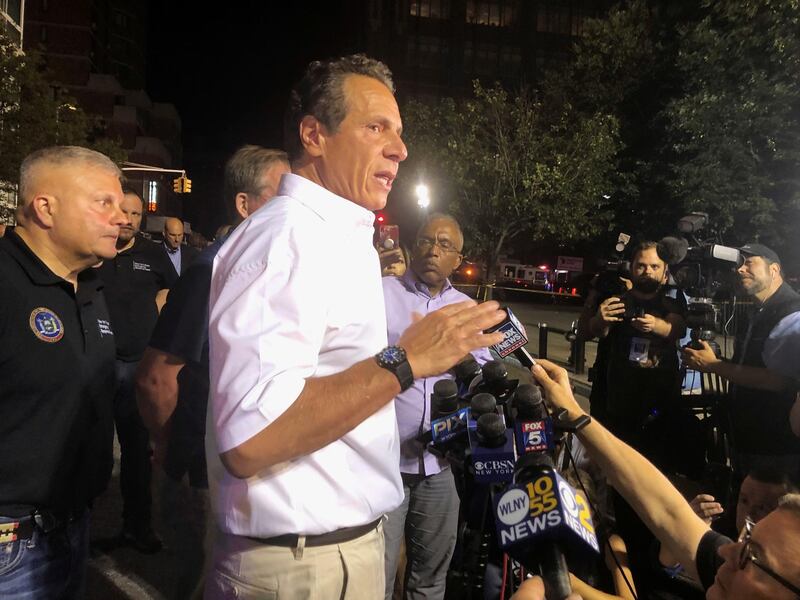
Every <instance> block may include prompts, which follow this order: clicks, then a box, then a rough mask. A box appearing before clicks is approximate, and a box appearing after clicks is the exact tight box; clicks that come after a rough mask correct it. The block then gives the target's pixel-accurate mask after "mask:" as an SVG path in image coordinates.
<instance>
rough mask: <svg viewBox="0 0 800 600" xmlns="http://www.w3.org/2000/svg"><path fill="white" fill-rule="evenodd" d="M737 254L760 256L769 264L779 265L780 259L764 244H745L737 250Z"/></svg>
mask: <svg viewBox="0 0 800 600" xmlns="http://www.w3.org/2000/svg"><path fill="white" fill-rule="evenodd" d="M739 252H741V253H742V254H744V255H745V256H760V257H762V258H766V259H767V260H768V261H769V262H774V263H778V264H780V262H781V259H780V258H779V257H778V255H777V254H776V252H775V251H774V250H773V249H772V248H767V247H766V246H765V245H764V244H755V243H751V244H745V245H744V246H742V247H741V248H739Z"/></svg>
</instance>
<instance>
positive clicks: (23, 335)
mask: <svg viewBox="0 0 800 600" xmlns="http://www.w3.org/2000/svg"><path fill="white" fill-rule="evenodd" d="M0 340H2V343H0V514H4V515H7V516H19V515H20V514H24V513H26V512H29V509H30V507H39V508H48V509H51V510H55V511H59V512H62V511H63V512H66V511H77V510H81V509H83V508H85V507H86V506H87V505H88V503H89V502H90V501H91V500H92V498H94V497H95V496H97V495H98V494H99V493H100V492H102V491H103V489H105V487H106V484H107V483H108V478H109V477H110V475H111V467H112V464H113V456H112V443H113V436H114V430H113V421H112V414H111V403H110V402H109V400H108V399H109V398H110V397H111V396H112V394H113V392H114V334H113V332H112V330H111V327H110V324H109V316H108V310H107V309H106V303H105V299H104V298H103V294H102V282H101V281H100V279H99V278H98V277H97V273H96V272H95V271H94V269H87V270H85V271H83V272H82V273H81V274H80V275H79V276H78V290H77V292H76V291H75V289H74V287H73V285H72V284H71V283H69V282H67V281H66V280H64V279H62V278H61V277H58V276H57V275H55V274H54V273H53V272H52V271H51V270H50V269H48V268H47V267H46V266H45V265H44V263H42V262H41V261H40V260H39V259H38V258H37V257H36V255H34V254H33V252H32V251H31V250H30V249H29V248H28V246H27V245H26V244H25V243H24V242H23V241H22V239H21V238H20V237H19V236H17V235H16V234H14V233H11V234H9V235H6V237H4V238H2V239H0Z"/></svg>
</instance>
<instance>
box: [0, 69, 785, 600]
mask: <svg viewBox="0 0 800 600" xmlns="http://www.w3.org/2000/svg"><path fill="white" fill-rule="evenodd" d="M394 91H395V90H394V83H393V81H392V77H391V73H390V71H389V69H388V68H387V67H386V66H385V65H384V64H382V63H380V62H378V61H375V60H372V59H370V58H368V57H365V56H363V55H353V56H347V57H343V58H339V59H335V60H328V61H324V62H314V63H311V64H310V65H309V66H308V68H307V70H306V72H305V74H304V76H303V78H302V79H301V80H300V81H299V82H298V84H297V85H296V86H295V87H294V89H293V90H292V92H291V96H290V100H289V106H288V110H287V113H286V117H285V122H284V131H285V151H282V150H273V149H266V148H261V147H258V146H252V145H247V146H243V147H242V148H240V149H239V150H237V151H236V152H235V153H234V154H233V156H231V157H230V159H229V160H228V162H227V164H226V166H225V174H224V178H225V179H224V194H225V201H226V203H227V204H228V207H229V210H230V225H231V227H230V228H229V230H227V231H220V232H219V233H218V235H217V237H216V239H215V241H214V242H213V243H212V244H210V245H207V246H206V244H205V243H203V242H202V240H198V241H197V242H196V244H197V245H198V246H200V247H202V248H201V249H199V251H198V250H194V249H192V248H191V247H190V246H188V245H187V244H184V243H183V242H184V227H183V223H182V222H181V221H180V219H175V218H168V219H166V222H165V226H164V236H163V242H162V243H158V244H157V243H154V242H151V241H149V240H146V239H144V238H143V237H142V236H141V235H140V228H141V223H142V218H143V202H142V198H141V197H140V195H138V194H137V193H136V192H135V191H133V190H130V189H128V188H126V187H124V180H123V178H122V173H121V172H120V170H119V169H118V167H117V166H116V165H115V164H114V163H113V162H112V161H111V160H109V159H108V158H107V157H105V156H104V155H102V154H100V153H98V152H95V151H92V150H88V149H85V148H79V147H69V146H66V147H64V146H60V147H50V148H44V149H41V150H38V151H36V152H34V153H32V154H31V155H29V156H28V157H26V158H25V160H24V161H23V163H22V165H21V167H20V183H19V198H20V205H19V208H18V211H17V216H18V218H17V220H18V224H17V226H16V227H15V228H13V230H11V231H8V232H6V235H5V236H4V237H3V238H2V239H0V335H2V339H3V340H4V342H5V343H3V344H2V345H0V380H1V381H2V382H3V385H2V386H0V596H2V597H3V598H31V599H33V598H47V599H50V598H80V597H83V594H84V591H85V583H86V578H85V568H86V562H87V557H88V553H89V536H88V528H89V521H90V510H91V506H92V503H93V501H94V499H95V498H96V497H97V496H98V495H99V494H100V493H102V492H103V490H104V489H105V488H106V487H107V484H108V481H109V479H110V476H111V468H112V465H113V454H112V444H113V437H114V430H115V429H116V434H117V437H118V439H119V444H120V449H121V461H120V478H119V479H120V486H121V492H122V498H123V506H122V515H121V526H120V539H121V541H122V542H124V543H126V544H128V545H130V546H131V547H132V548H134V549H136V550H137V551H139V552H142V553H148V554H155V553H158V552H160V551H161V550H162V546H163V544H164V543H166V544H167V545H168V546H169V547H170V548H171V549H172V550H173V551H174V552H173V554H174V556H175V557H177V562H176V564H175V565H171V566H170V568H173V569H174V570H175V577H176V580H177V585H176V590H175V597H176V598H199V597H205V598H209V599H227V598H239V597H248V598H284V599H291V598H314V599H325V598H365V599H370V600H374V599H377V598H381V597H383V598H386V599H387V600H388V599H389V598H391V597H393V595H394V594H396V593H397V589H398V588H399V589H400V590H401V593H402V594H404V596H405V597H406V598H430V599H442V598H444V597H445V594H446V588H447V585H448V572H449V570H450V566H451V561H452V560H453V556H454V553H455V552H456V549H457V546H458V543H459V531H460V521H461V519H460V514H462V512H463V511H462V510H461V509H460V505H462V504H463V502H464V499H463V498H462V497H460V492H461V491H462V490H461V489H460V486H459V485H458V484H457V481H456V477H455V476H454V470H453V468H452V467H451V464H450V463H449V462H448V460H446V459H445V458H443V457H442V456H441V455H439V454H435V453H432V452H430V448H429V447H428V446H427V445H426V444H424V443H422V442H421V441H419V440H420V437H421V435H422V434H424V433H425V432H426V431H429V430H430V428H431V419H432V414H431V413H432V410H431V408H432V407H431V395H432V393H433V388H434V385H436V384H437V383H438V382H439V381H441V380H443V379H448V378H449V379H452V378H453V369H454V368H455V367H456V366H457V365H458V364H459V363H462V362H464V361H465V359H466V358H471V359H474V361H475V363H477V365H482V364H486V363H488V362H490V361H491V360H493V359H497V358H498V356H497V355H496V354H494V355H493V354H492V353H490V351H489V347H490V346H492V345H495V344H499V343H500V342H501V341H502V340H503V334H502V333H498V332H491V330H492V328H493V327H495V326H496V325H498V324H499V323H501V322H502V321H503V320H504V319H505V318H506V313H505V312H504V311H503V310H501V308H500V306H499V305H498V304H497V303H496V302H493V301H488V302H483V303H481V304H477V303H475V302H474V301H472V300H470V299H469V298H468V297H467V296H466V295H464V294H463V293H462V292H460V291H458V290H456V289H455V288H454V287H453V285H452V284H451V282H450V277H451V275H452V273H453V271H454V270H455V269H456V268H457V267H458V266H459V264H460V263H461V261H462V259H463V252H464V236H463V233H462V230H461V227H460V225H459V223H458V221H457V220H456V219H455V218H454V217H453V216H451V215H448V214H444V213H434V214H431V215H429V216H427V217H426V218H425V219H424V220H423V223H422V224H421V226H420V228H419V230H418V231H417V233H416V236H415V237H414V241H413V245H412V246H411V248H410V249H409V250H406V249H405V248H388V249H387V248H381V247H378V248H376V246H375V244H374V233H375V230H374V211H376V210H380V209H382V208H383V207H384V206H385V205H386V202H387V198H388V195H389V193H390V191H391V189H392V184H393V182H394V180H395V178H396V177H397V175H398V169H399V167H400V163H401V162H403V161H404V160H405V159H406V157H407V149H406V146H405V144H404V143H403V140H402V119H401V116H400V111H399V108H398V105H397V103H396V101H395V97H394ZM740 251H741V253H742V255H743V257H744V260H743V264H742V266H741V267H740V268H739V270H738V273H739V277H740V282H741V287H742V291H743V293H744V294H745V295H746V296H748V297H749V298H750V299H751V300H752V302H753V305H754V311H753V314H752V316H751V318H750V320H749V324H748V327H747V330H746V332H745V333H744V334H743V335H742V336H741V337H740V338H739V339H737V344H736V349H735V352H734V354H733V356H732V358H731V359H726V358H724V357H722V356H720V355H719V354H718V353H717V352H715V350H714V349H713V348H712V346H710V345H709V344H708V342H706V341H702V340H700V341H697V342H696V343H692V344H686V343H685V342H686V331H687V309H686V302H685V298H684V296H683V295H682V293H681V292H680V291H679V290H675V289H674V287H672V286H670V285H668V284H669V264H668V258H667V256H666V253H665V252H664V249H663V248H662V247H661V246H660V245H659V244H658V243H655V242H644V243H642V244H640V245H639V246H637V247H636V249H635V250H634V252H633V255H632V269H631V276H630V279H628V280H624V281H623V280H620V281H619V282H616V283H618V285H617V287H616V288H615V289H613V290H611V291H608V292H606V291H604V290H601V289H596V290H595V291H593V292H592V293H591V294H590V295H589V297H588V298H587V303H586V307H585V310H584V313H583V315H582V317H581V320H580V327H579V335H581V336H582V337H583V338H584V339H589V338H593V337H595V338H598V339H599V345H598V357H597V363H596V364H595V367H594V377H593V386H592V395H591V399H590V404H591V411H590V412H591V415H586V414H585V411H584V410H583V409H582V408H581V407H580V405H579V404H578V403H577V402H576V401H575V398H574V396H573V393H572V388H571V385H570V381H569V378H568V375H567V373H566V371H565V370H564V369H562V368H560V367H558V366H556V365H555V364H553V363H551V362H548V361H545V360H541V361H538V362H537V364H536V365H534V366H533V367H532V369H531V370H530V372H529V373H526V376H527V377H528V378H532V380H535V381H536V382H537V383H538V384H539V385H540V386H541V388H542V390H543V392H544V396H545V401H546V402H547V403H548V405H549V406H550V408H551V409H552V410H560V411H565V414H566V415H567V416H568V417H569V418H570V419H573V420H576V422H577V420H580V419H583V420H582V421H581V422H582V423H583V424H584V426H582V427H581V428H580V429H579V430H578V431H577V432H574V433H573V434H571V435H570V439H571V444H572V445H573V448H574V449H580V451H581V452H582V453H583V460H582V465H583V466H585V467H586V470H587V471H588V472H591V473H592V475H591V478H592V479H595V480H596V482H595V483H596V484H597V488H598V489H601V488H602V489H605V486H606V485H607V486H608V487H609V494H608V496H609V498H608V499H607V501H604V502H601V501H597V502H593V504H596V506H597V507H600V508H599V510H598V511H597V512H599V513H601V514H598V515H597V516H596V519H597V520H598V521H602V522H604V523H606V524H608V528H607V530H606V531H605V533H604V536H603V537H604V539H606V540H608V548H607V550H608V554H607V555H606V557H605V564H606V565H607V566H608V571H609V576H608V577H606V578H605V579H603V578H594V577H588V580H587V575H585V572H587V570H586V569H581V568H580V566H579V565H570V567H571V570H573V569H572V567H574V571H575V572H574V573H573V574H572V578H571V581H572V586H573V590H574V592H575V593H576V594H580V597H583V598H586V599H592V598H609V597H617V598H625V599H628V598H635V597H637V594H638V597H639V598H645V597H660V598H663V597H670V596H666V595H665V594H672V596H671V597H677V598H692V597H695V596H698V595H700V596H702V595H703V593H705V595H706V597H707V598H711V599H716V598H730V599H733V598H748V599H782V598H795V597H797V596H798V595H800V495H798V493H797V492H798V483H797V482H798V476H800V437H798V436H800V401H798V400H797V397H798V395H797V391H798V379H800V374H798V370H797V367H796V364H797V361H796V358H795V357H796V356H797V350H798V349H800V348H799V346H800V296H798V294H796V293H795V292H794V291H793V290H792V289H791V288H790V287H789V286H788V285H787V284H786V283H785V282H784V280H783V270H782V267H781V261H780V258H779V257H778V255H777V254H776V253H775V252H774V251H772V250H771V249H769V248H767V247H766V246H763V245H761V244H757V243H752V244H748V245H746V246H743V247H742V248H741V249H740ZM332 265H338V266H337V267H336V268H333V267H332ZM681 347H682V350H680V351H679V348H681ZM681 365H683V366H684V367H689V368H691V369H694V370H696V371H698V372H701V373H712V374H715V375H718V376H720V377H721V378H724V380H726V381H727V382H729V387H730V389H729V393H728V396H727V398H726V411H725V412H726V415H728V416H729V417H730V432H729V435H730V440H731V444H732V447H731V448H732V451H731V453H730V465H731V468H732V471H733V473H734V476H733V484H732V485H733V486H734V487H735V489H736V493H735V494H734V495H733V498H734V499H733V500H732V501H733V502H735V503H736V504H732V505H730V506H723V505H722V504H721V503H720V502H718V501H717V499H716V497H715V495H714V493H716V492H715V491H713V490H706V492H710V493H705V492H704V493H701V494H699V495H697V496H696V497H695V498H694V499H693V500H692V501H691V502H689V501H687V499H685V498H684V497H683V495H682V494H681V493H679V492H678V490H677V489H676V488H675V487H674V486H673V484H672V483H671V482H670V480H669V479H668V478H667V476H666V475H665V474H667V475H672V474H676V473H683V474H685V473H686V471H687V469H689V467H688V466H687V465H689V464H690V463H691V464H692V465H697V464H699V465H700V469H701V470H702V463H703V456H702V455H701V456H699V458H698V457H697V456H695V455H693V454H692V453H686V452H682V451H681V449H682V447H683V446H682V444H681V443H679V442H676V437H680V436H681V435H682V434H683V433H684V432H686V431H687V428H688V429H690V428H691V427H696V426H697V424H698V421H697V419H695V418H694V417H691V419H692V420H691V421H686V415H685V414H684V413H682V412H681V411H680V410H679V402H678V400H679V398H680V396H681V369H682V366H681ZM587 421H588V424H587ZM687 423H691V424H689V425H687ZM154 468H155V469H160V470H162V471H163V472H164V474H165V476H164V477H163V478H153V476H152V474H153V469H154ZM155 479H158V481H159V483H158V485H157V486H155V484H154V480H155ZM154 487H157V488H158V489H154ZM153 494H157V495H158V498H159V502H158V503H157V505H158V506H159V507H160V509H161V512H162V521H163V523H164V524H165V525H164V529H163V531H159V532H158V533H157V532H156V531H155V528H154V525H153V522H154V519H153V514H152V513H153V506H154V501H153ZM725 501H727V499H726V500H725ZM734 507H735V510H734ZM722 513H724V514H726V515H727V514H730V515H731V518H730V519H728V520H727V521H726V520H724V519H720V520H715V518H716V517H717V516H718V515H719V514H722ZM734 516H735V519H734V518H733V517H734ZM716 529H720V530H721V532H718V531H716ZM737 536H738V537H737ZM162 537H163V539H162ZM628 563H630V569H628ZM488 573H489V569H487V581H488V580H489V579H490V577H489V575H488ZM664 582H668V583H667V584H665V583H664ZM485 589H486V590H490V589H491V590H493V589H494V588H493V587H492V586H491V585H486V586H485ZM544 589H545V588H544V582H543V581H542V580H541V579H540V578H538V577H533V578H531V579H529V580H527V581H525V582H524V583H523V584H522V586H521V587H520V588H519V590H518V591H517V592H516V594H515V598H518V599H519V600H532V599H540V598H543V597H544ZM487 593H488V591H487ZM497 593H498V594H501V593H503V592H501V591H499V586H498V590H497ZM659 594H660V595H659ZM575 597H578V596H575Z"/></svg>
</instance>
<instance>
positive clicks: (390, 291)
mask: <svg viewBox="0 0 800 600" xmlns="http://www.w3.org/2000/svg"><path fill="white" fill-rule="evenodd" d="M383 296H384V300H385V302H386V323H387V333H388V338H389V344H390V345H394V344H396V343H397V342H398V340H399V339H400V335H401V334H402V333H403V332H404V331H405V330H406V328H407V327H408V326H409V325H411V322H412V316H413V314H414V313H418V314H420V315H423V316H424V315H427V314H428V313H430V312H433V311H435V310H438V309H440V308H442V307H444V306H447V305H448V304H455V303H457V302H463V301H465V300H469V299H470V298H469V296H467V295H466V294H463V293H461V292H459V291H458V290H456V289H455V288H454V287H453V286H452V285H451V284H450V281H446V282H445V284H444V287H443V288H442V291H441V292H439V294H438V295H436V296H434V297H431V294H430V291H429V290H428V286H427V285H425V284H424V283H423V282H421V281H419V279H417V277H416V275H414V273H413V271H412V270H411V269H408V270H407V271H406V274H405V275H403V276H402V277H384V278H383ZM473 355H474V356H475V360H477V361H478V363H479V364H483V363H485V362H488V361H490V360H492V357H491V355H490V354H489V351H488V350H487V349H486V348H482V349H481V350H477V351H475V352H473ZM452 378H453V376H452V375H451V374H450V373H445V374H444V375H439V376H437V377H426V378H424V379H417V380H415V381H414V385H412V386H411V387H410V388H408V389H407V390H406V391H405V392H403V393H401V394H400V395H399V396H397V398H395V402H394V404H395V411H396V412H397V425H398V429H399V431H400V472H401V473H414V474H422V475H433V474H435V473H439V472H440V471H441V470H442V469H443V468H444V467H446V466H447V461H446V460H444V459H442V458H439V457H437V456H435V455H433V454H431V453H430V452H428V451H427V450H426V449H425V448H424V446H423V445H422V444H420V443H419V442H417V441H416V438H417V436H418V435H419V434H421V433H424V432H425V431H428V430H430V428H431V394H432V393H433V386H434V384H435V383H436V382H437V381H439V380H440V379H452Z"/></svg>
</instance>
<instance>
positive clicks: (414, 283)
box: [400, 266, 453, 298]
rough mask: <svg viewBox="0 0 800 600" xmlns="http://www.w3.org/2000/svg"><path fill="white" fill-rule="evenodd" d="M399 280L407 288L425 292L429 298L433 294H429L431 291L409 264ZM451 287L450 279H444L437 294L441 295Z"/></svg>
mask: <svg viewBox="0 0 800 600" xmlns="http://www.w3.org/2000/svg"><path fill="white" fill-rule="evenodd" d="M400 281H402V282H403V284H404V285H405V286H406V287H407V288H408V289H409V290H412V291H417V292H420V293H422V294H425V295H426V296H428V297H429V298H433V296H431V291H430V290H429V289H428V286H427V284H426V283H425V282H424V281H421V280H420V279H419V277H417V274H416V273H414V270H413V269H412V268H411V266H409V267H408V268H407V269H406V272H405V273H403V275H402V276H401V277H400ZM452 287H453V286H452V284H451V283H450V279H445V280H444V285H443V286H442V289H441V291H440V292H439V296H442V295H443V294H444V293H445V292H446V291H447V290H449V289H451V288H452Z"/></svg>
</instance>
